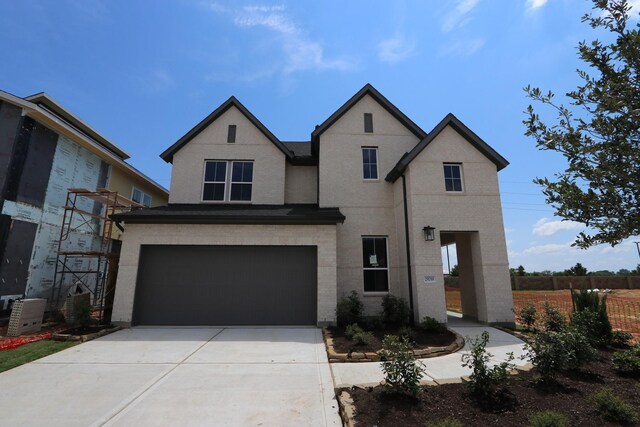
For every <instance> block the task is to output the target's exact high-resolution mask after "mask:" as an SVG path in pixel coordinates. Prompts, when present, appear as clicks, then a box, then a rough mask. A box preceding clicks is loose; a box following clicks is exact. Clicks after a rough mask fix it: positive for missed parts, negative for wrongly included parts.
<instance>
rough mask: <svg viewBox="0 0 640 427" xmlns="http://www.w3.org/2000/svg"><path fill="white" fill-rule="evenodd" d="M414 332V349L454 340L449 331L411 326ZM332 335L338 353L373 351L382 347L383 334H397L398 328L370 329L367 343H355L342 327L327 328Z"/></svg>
mask: <svg viewBox="0 0 640 427" xmlns="http://www.w3.org/2000/svg"><path fill="white" fill-rule="evenodd" d="M413 330H414V332H415V344H414V349H416V350H421V349H425V348H428V347H446V346H448V345H449V344H452V343H453V342H455V340H456V334H454V333H453V332H451V331H448V330H447V331H444V332H442V333H427V332H425V331H423V330H422V329H420V328H413ZM329 331H330V332H331V335H332V337H333V348H334V350H335V351H337V352H339V353H349V352H351V351H359V352H375V351H378V350H381V349H382V339H383V338H384V336H385V335H398V328H385V329H377V330H373V331H370V332H371V333H372V334H373V339H372V340H371V342H370V343H369V344H368V345H355V344H354V343H353V342H352V341H351V340H350V339H349V338H348V337H346V336H345V335H344V328H337V327H332V328H329Z"/></svg>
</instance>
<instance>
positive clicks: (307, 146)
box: [282, 141, 311, 157]
mask: <svg viewBox="0 0 640 427" xmlns="http://www.w3.org/2000/svg"><path fill="white" fill-rule="evenodd" d="M282 143H283V144H284V145H285V147H287V148H288V149H289V150H291V151H293V154H294V155H295V156H296V157H301V156H311V141H282Z"/></svg>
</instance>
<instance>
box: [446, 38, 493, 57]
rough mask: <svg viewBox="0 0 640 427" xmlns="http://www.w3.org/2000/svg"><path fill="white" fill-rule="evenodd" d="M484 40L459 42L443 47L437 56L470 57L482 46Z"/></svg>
mask: <svg viewBox="0 0 640 427" xmlns="http://www.w3.org/2000/svg"><path fill="white" fill-rule="evenodd" d="M484 43H485V41H484V39H472V40H460V41H456V42H453V43H449V44H447V45H445V46H443V47H442V48H441V49H440V51H439V52H438V56H463V57H464V56H471V55H473V54H474V53H476V52H477V51H479V50H480V49H482V47H483V46H484Z"/></svg>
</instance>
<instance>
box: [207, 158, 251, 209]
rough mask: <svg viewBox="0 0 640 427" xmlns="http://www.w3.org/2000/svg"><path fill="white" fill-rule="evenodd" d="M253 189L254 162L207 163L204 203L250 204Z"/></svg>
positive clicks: (215, 161)
mask: <svg viewBox="0 0 640 427" xmlns="http://www.w3.org/2000/svg"><path fill="white" fill-rule="evenodd" d="M252 189H253V162H251V161H236V160H208V161H206V162H205V166H204V184H203V187H202V200H203V201H209V202H225V201H228V202H250V201H251V193H252Z"/></svg>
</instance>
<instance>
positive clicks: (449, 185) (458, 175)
mask: <svg viewBox="0 0 640 427" xmlns="http://www.w3.org/2000/svg"><path fill="white" fill-rule="evenodd" d="M444 189H445V190H446V191H456V192H460V191H462V165H461V164H459V163H445V164H444Z"/></svg>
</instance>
